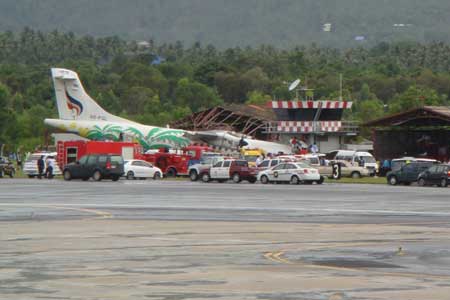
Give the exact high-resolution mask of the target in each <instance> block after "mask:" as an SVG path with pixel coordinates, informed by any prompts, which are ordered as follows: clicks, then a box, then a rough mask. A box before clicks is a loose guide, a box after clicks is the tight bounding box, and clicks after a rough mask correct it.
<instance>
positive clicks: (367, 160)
mask: <svg viewBox="0 0 450 300" xmlns="http://www.w3.org/2000/svg"><path fill="white" fill-rule="evenodd" d="M361 158H362V159H364V162H366V163H370V164H373V163H376V160H375V158H373V157H372V156H361Z"/></svg>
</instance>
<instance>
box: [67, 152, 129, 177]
mask: <svg viewBox="0 0 450 300" xmlns="http://www.w3.org/2000/svg"><path fill="white" fill-rule="evenodd" d="M123 165H124V162H123V158H122V156H120V155H117V154H89V155H85V156H82V157H81V158H80V160H78V161H76V162H74V163H70V164H68V165H66V166H65V167H64V171H63V176H64V180H71V179H83V180H89V178H91V177H92V178H93V179H94V180H95V181H100V180H102V179H112V180H113V181H117V180H119V178H120V176H122V175H123V174H124V166H123Z"/></svg>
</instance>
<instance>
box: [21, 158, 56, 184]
mask: <svg viewBox="0 0 450 300" xmlns="http://www.w3.org/2000/svg"><path fill="white" fill-rule="evenodd" d="M56 155H57V153H56V152H35V153H33V154H31V155H30V157H28V159H27V160H26V161H25V163H24V165H23V173H25V175H27V176H28V177H29V178H33V177H36V176H38V175H39V172H38V168H37V161H38V159H39V158H41V156H44V161H46V160H47V158H49V157H52V158H55V157H56ZM46 168H47V166H45V169H46ZM45 169H44V172H45ZM61 174H62V173H61V169H60V168H59V166H58V164H55V167H54V168H53V175H61Z"/></svg>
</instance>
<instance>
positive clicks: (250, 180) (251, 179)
mask: <svg viewBox="0 0 450 300" xmlns="http://www.w3.org/2000/svg"><path fill="white" fill-rule="evenodd" d="M248 182H250V183H255V182H256V178H249V179H248Z"/></svg>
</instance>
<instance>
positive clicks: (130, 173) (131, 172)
mask: <svg viewBox="0 0 450 300" xmlns="http://www.w3.org/2000/svg"><path fill="white" fill-rule="evenodd" d="M127 179H128V180H133V179H136V177H134V173H133V171H128V173H127Z"/></svg>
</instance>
